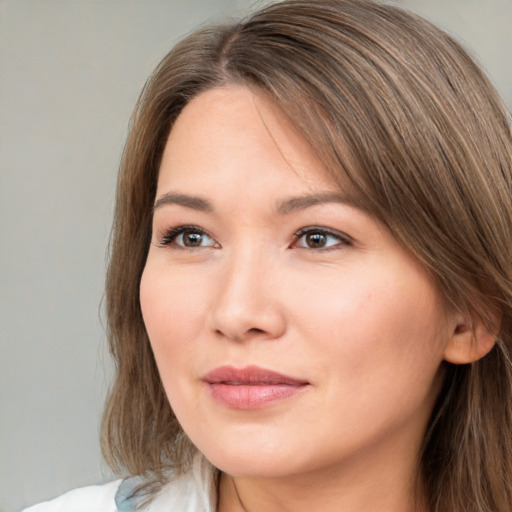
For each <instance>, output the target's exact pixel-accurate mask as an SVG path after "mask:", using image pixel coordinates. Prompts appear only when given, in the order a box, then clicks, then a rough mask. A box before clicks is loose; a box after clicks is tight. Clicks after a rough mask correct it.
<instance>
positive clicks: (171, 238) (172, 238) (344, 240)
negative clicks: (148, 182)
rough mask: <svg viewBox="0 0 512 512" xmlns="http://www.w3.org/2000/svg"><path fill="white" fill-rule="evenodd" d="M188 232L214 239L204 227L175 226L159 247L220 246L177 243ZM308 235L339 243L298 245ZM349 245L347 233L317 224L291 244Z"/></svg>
mask: <svg viewBox="0 0 512 512" xmlns="http://www.w3.org/2000/svg"><path fill="white" fill-rule="evenodd" d="M187 232H190V233H195V234H199V235H202V236H206V237H208V238H210V239H211V240H212V241H213V238H212V237H211V236H210V235H209V234H208V233H207V232H206V231H205V230H204V229H202V228H200V227H198V226H193V225H188V226H176V227H173V228H170V229H169V230H167V231H166V232H165V233H164V234H163V235H162V236H161V237H160V240H159V243H158V246H159V247H170V246H173V248H177V249H180V250H190V249H196V248H201V247H219V245H218V244H217V243H215V242H214V243H213V244H212V245H209V246H196V247H194V246H184V245H179V244H177V243H176V239H177V238H178V237H179V236H180V235H183V234H185V233H187ZM306 235H321V236H325V237H331V238H334V239H336V240H337V243H335V244H332V245H330V246H327V247H307V246H303V247H300V246H297V244H298V242H299V241H300V239H301V238H302V237H304V236H306ZM349 245H352V241H351V239H350V238H349V237H348V236H347V235H345V234H343V233H339V232H337V231H332V230H329V229H325V228H321V227H317V226H308V227H305V228H302V229H300V230H299V231H297V232H296V233H295V234H294V235H293V242H292V244H291V247H292V248H295V249H311V250H317V251H331V250H336V249H339V248H340V247H345V246H349Z"/></svg>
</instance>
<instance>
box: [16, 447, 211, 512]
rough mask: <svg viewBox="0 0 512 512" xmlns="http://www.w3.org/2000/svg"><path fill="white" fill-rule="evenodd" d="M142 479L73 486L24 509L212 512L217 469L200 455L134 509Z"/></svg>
mask: <svg viewBox="0 0 512 512" xmlns="http://www.w3.org/2000/svg"><path fill="white" fill-rule="evenodd" d="M141 482H142V480H141V479H140V478H139V477H134V478H128V479H126V480H116V481H115V482H110V483H108V484H105V485H94V486H90V487H83V488H81V489H75V490H73V491H70V492H68V493H66V494H63V495H62V496H60V497H59V498H56V499H54V500H51V501H46V502H44V503H40V504H39V505H34V506H33V507H29V508H27V509H25V510H24V511H23V512H139V511H140V512H215V509H216V503H217V490H216V488H217V471H216V470H215V468H213V467H212V466H211V465H210V464H209V463H208V462H207V461H206V460H205V459H204V458H203V457H202V456H197V457H196V458H195V459H194V462H193V464H192V467H191V470H190V471H189V472H188V473H186V474H184V475H181V476H180V477H178V478H174V479H172V480H171V481H170V482H169V483H167V484H166V485H165V486H164V487H163V488H161V489H160V490H159V491H158V492H157V493H156V495H155V496H154V497H153V499H152V501H151V502H150V503H149V505H147V506H144V507H142V508H138V509H136V508H135V506H136V504H137V503H139V502H142V501H143V500H144V499H146V498H148V494H144V495H142V496H141V495H138V496H137V495H134V494H133V491H134V489H135V488H136V487H137V486H138V485H139V484H140V483H141Z"/></svg>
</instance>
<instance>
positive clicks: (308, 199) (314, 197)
mask: <svg viewBox="0 0 512 512" xmlns="http://www.w3.org/2000/svg"><path fill="white" fill-rule="evenodd" d="M326 203H338V204H345V205H348V206H353V207H355V208H358V209H361V207H360V206H359V204H358V203H357V202H356V201H354V200H353V199H351V198H350V197H348V196H345V195H343V194H340V193H339V192H324V193H320V194H311V195H305V196H298V197H292V198H290V199H287V200H285V201H283V202H282V203H279V205H278V207H277V211H278V212H279V213H280V214H282V215H286V214H288V213H292V212H295V211H297V210H305V209H306V208H309V207H311V206H316V205H319V204H326Z"/></svg>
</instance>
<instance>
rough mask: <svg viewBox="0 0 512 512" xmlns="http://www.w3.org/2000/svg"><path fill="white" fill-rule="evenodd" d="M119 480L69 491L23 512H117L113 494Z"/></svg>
mask: <svg viewBox="0 0 512 512" xmlns="http://www.w3.org/2000/svg"><path fill="white" fill-rule="evenodd" d="M120 484H121V480H116V481H115V482H110V483H108V484H105V485H93V486H90V487H82V488H80V489H74V490H73V491H69V492H67V493H66V494H63V495H62V496H59V497H58V498H55V499H54V500H51V501H45V502H44V503H39V505H34V506H33V507H29V508H27V509H25V510H24V511H23V512H71V511H72V512H117V507H116V503H115V496H116V493H117V490H118V488H119V485H120Z"/></svg>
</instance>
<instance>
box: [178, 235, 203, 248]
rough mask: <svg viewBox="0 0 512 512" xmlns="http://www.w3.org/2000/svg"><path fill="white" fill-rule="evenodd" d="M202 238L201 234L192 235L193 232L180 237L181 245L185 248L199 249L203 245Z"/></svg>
mask: <svg viewBox="0 0 512 512" xmlns="http://www.w3.org/2000/svg"><path fill="white" fill-rule="evenodd" d="M177 238H179V237H177ZM203 238H205V236H204V235H203V234H202V233H194V232H193V231H191V232H189V233H183V234H182V235H181V239H182V243H183V245H184V246H185V247H200V246H201V245H202V243H203Z"/></svg>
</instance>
